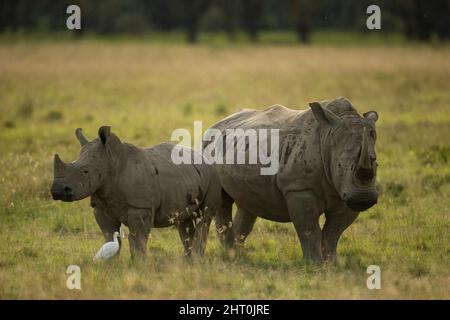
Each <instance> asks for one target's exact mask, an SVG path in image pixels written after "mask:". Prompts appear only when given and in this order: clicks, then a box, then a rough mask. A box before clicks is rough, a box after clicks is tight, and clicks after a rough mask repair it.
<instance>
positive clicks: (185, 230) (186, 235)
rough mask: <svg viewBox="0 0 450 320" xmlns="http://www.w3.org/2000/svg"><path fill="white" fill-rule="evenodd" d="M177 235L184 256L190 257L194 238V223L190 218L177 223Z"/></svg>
mask: <svg viewBox="0 0 450 320" xmlns="http://www.w3.org/2000/svg"><path fill="white" fill-rule="evenodd" d="M177 228H178V234H179V235H180V240H181V242H182V243H183V247H184V255H185V256H186V257H190V256H191V254H192V249H193V242H194V237H195V226H194V221H193V220H192V219H190V218H188V219H185V220H182V221H180V222H179V223H178V226H177Z"/></svg>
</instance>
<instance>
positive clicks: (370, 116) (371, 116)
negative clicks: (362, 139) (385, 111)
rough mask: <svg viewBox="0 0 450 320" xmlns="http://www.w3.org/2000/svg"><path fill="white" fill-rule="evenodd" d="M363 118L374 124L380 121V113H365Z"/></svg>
mask: <svg viewBox="0 0 450 320" xmlns="http://www.w3.org/2000/svg"><path fill="white" fill-rule="evenodd" d="M363 116H364V118H366V119H367V120H370V121H373V122H377V120H378V113H377V112H376V111H368V112H366V113H364V114H363Z"/></svg>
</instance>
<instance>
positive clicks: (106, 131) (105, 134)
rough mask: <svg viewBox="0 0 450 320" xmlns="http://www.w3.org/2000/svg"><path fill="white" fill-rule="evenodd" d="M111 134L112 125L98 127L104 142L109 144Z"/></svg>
mask: <svg viewBox="0 0 450 320" xmlns="http://www.w3.org/2000/svg"><path fill="white" fill-rule="evenodd" d="M110 135H111V127H110V126H102V127H100V128H99V129H98V136H99V138H100V140H101V141H102V143H103V144H107V143H108V142H109V137H110Z"/></svg>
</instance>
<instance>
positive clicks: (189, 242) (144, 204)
mask: <svg viewBox="0 0 450 320" xmlns="http://www.w3.org/2000/svg"><path fill="white" fill-rule="evenodd" d="M98 135H99V137H98V138H96V139H94V140H92V141H88V140H87V139H86V138H85V137H84V136H83V134H82V131H81V129H77V130H76V136H77V138H78V140H79V142H80V144H81V151H80V156H79V158H78V159H77V160H76V161H74V162H72V163H67V164H66V163H64V162H63V161H62V160H61V159H60V158H59V156H58V155H55V158H54V182H53V185H52V187H51V193H52V196H53V199H55V200H62V201H76V200H81V199H83V198H86V197H89V196H90V197H91V206H92V207H93V208H94V215H95V219H96V220H97V223H98V225H99V226H100V229H101V230H102V232H103V235H104V237H105V241H112V240H113V234H114V232H115V231H119V228H120V225H121V223H123V224H124V225H126V226H128V227H129V230H130V234H129V243H130V251H131V255H132V257H136V256H142V255H144V254H145V252H146V247H147V240H148V236H149V233H150V230H151V228H153V227H155V228H162V227H168V226H171V225H176V226H177V227H178V231H179V234H180V238H181V240H182V242H183V245H184V250H185V254H186V255H190V254H191V251H194V253H197V254H200V255H203V253H204V249H205V245H206V238H207V234H208V230H209V225H210V222H211V219H212V218H213V216H214V214H215V211H216V210H217V209H218V208H219V207H220V201H221V186H220V181H219V178H218V176H217V174H216V172H215V170H214V169H213V168H212V167H211V166H208V165H204V164H200V165H198V164H196V165H190V164H181V165H175V164H173V162H172V161H171V152H172V149H173V148H174V145H172V144H168V143H162V144H159V145H157V146H154V147H152V148H148V149H141V148H138V147H136V146H134V145H132V144H129V143H122V142H121V141H120V139H119V138H118V137H117V136H116V135H115V134H113V133H112V132H110V127H107V126H103V127H101V128H100V129H99V132H98Z"/></svg>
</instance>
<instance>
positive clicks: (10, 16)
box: [0, 0, 450, 43]
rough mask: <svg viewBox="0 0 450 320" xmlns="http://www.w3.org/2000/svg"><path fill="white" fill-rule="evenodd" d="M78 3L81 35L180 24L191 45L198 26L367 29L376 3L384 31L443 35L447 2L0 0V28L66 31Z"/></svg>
mask: <svg viewBox="0 0 450 320" xmlns="http://www.w3.org/2000/svg"><path fill="white" fill-rule="evenodd" d="M70 4H77V5H79V6H80V8H81V16H82V30H81V31H80V32H78V33H77V34H78V35H81V34H83V33H90V34H100V35H105V34H137V33H147V32H170V31H180V30H182V31H183V32H185V34H186V40H187V41H188V42H191V43H194V42H196V41H197V39H198V36H199V34H200V33H201V32H203V31H210V32H215V31H225V32H226V33H227V34H228V36H229V38H230V40H231V41H232V40H233V39H235V37H236V33H237V32H239V31H244V32H245V33H246V34H247V35H248V37H249V39H250V40H251V41H258V35H259V33H260V31H295V32H296V33H297V34H298V40H299V41H300V42H304V43H306V42H308V40H309V36H310V33H311V32H313V31H316V30H333V31H336V30H342V31H353V32H361V33H363V32H367V31H368V30H367V28H366V23H365V21H366V19H367V17H368V15H367V14H366V8H367V7H368V6H369V5H371V4H377V5H379V6H380V8H381V16H382V30H383V32H395V33H403V34H404V35H405V36H406V37H407V38H408V39H411V40H420V41H429V40H431V39H433V38H437V39H439V40H440V41H443V40H448V39H449V37H450V32H449V29H450V28H449V26H450V24H449V21H450V1H449V0H431V1H426V0H391V1H388V0H384V1H365V0H362V1H360V0H324V1H314V0H59V1H54V0H40V1H33V0H0V32H10V33H16V32H42V33H49V32H58V31H65V30H67V29H66V23H65V22H66V19H67V16H68V15H67V14H66V8H67V6H68V5H70Z"/></svg>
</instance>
